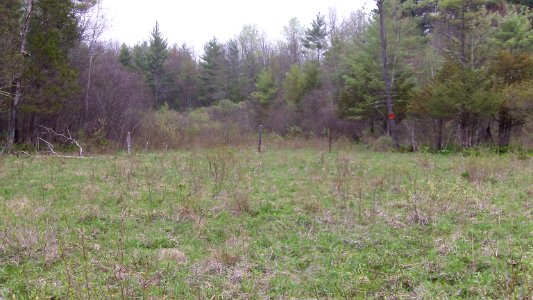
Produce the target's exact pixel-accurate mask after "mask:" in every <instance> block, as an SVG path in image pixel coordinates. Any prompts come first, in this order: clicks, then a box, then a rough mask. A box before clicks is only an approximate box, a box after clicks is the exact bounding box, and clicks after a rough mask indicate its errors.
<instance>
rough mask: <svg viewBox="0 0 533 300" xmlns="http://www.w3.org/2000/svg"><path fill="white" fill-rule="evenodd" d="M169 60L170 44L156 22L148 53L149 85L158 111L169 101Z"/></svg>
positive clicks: (147, 70)
mask: <svg viewBox="0 0 533 300" xmlns="http://www.w3.org/2000/svg"><path fill="white" fill-rule="evenodd" d="M167 58H168V44H167V41H166V39H164V38H163V34H162V33H161V31H160V30H159V23H158V22H156V23H155V27H154V29H153V30H152V33H151V36H150V42H149V45H148V49H147V51H146V72H147V79H148V84H149V85H150V87H151V88H152V91H153V93H154V97H155V108H156V109H158V108H159V106H160V105H161V104H163V103H164V102H168V101H169V99H166V96H167V95H165V88H166V87H167V85H168V81H167V80H168V77H167V74H166V72H165V69H164V65H165V62H166V60H167Z"/></svg>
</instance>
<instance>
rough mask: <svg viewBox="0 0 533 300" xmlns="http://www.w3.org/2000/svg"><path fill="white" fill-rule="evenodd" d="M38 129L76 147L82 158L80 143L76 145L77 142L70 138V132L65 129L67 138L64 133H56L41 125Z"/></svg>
mask: <svg viewBox="0 0 533 300" xmlns="http://www.w3.org/2000/svg"><path fill="white" fill-rule="evenodd" d="M39 127H41V128H42V129H43V130H44V133H48V134H53V135H55V136H58V137H60V138H63V139H64V140H66V141H68V142H70V143H72V144H74V145H76V146H77V147H78V149H79V156H80V157H83V148H82V147H81V145H80V143H78V141H77V140H76V139H75V138H73V137H72V134H70V130H68V129H67V133H68V136H67V135H65V134H64V133H57V132H55V131H54V130H53V129H52V128H48V127H46V126H43V125H40V126H39ZM41 140H43V139H41ZM43 141H44V140H43ZM45 142H46V141H45ZM47 144H48V143H47ZM52 152H53V151H52ZM53 153H55V152H53Z"/></svg>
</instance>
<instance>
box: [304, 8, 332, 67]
mask: <svg viewBox="0 0 533 300" xmlns="http://www.w3.org/2000/svg"><path fill="white" fill-rule="evenodd" d="M327 35H328V31H327V26H326V21H325V18H324V16H322V15H321V14H317V15H316V18H315V19H314V20H313V22H312V23H311V28H308V29H307V30H306V31H305V38H304V39H303V40H302V42H303V46H304V47H305V48H307V49H309V50H311V51H315V52H316V61H317V62H320V58H321V56H322V53H323V52H324V51H325V50H326V48H327V47H328V42H327V40H326V37H327Z"/></svg>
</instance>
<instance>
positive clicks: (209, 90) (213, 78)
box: [200, 38, 225, 106]
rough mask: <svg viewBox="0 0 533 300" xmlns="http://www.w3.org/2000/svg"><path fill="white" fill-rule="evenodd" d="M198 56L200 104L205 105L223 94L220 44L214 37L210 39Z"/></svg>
mask: <svg viewBox="0 0 533 300" xmlns="http://www.w3.org/2000/svg"><path fill="white" fill-rule="evenodd" d="M200 58H201V61H200V82H201V91H200V93H201V104H202V105H206V106H207V105H211V104H213V103H214V102H215V101H217V100H221V99H223V98H224V96H225V94H224V89H225V84H224V82H225V80H224V72H223V66H224V64H223V60H224V49H223V46H222V44H220V43H219V42H218V40H217V39H216V38H213V39H211V40H210V41H209V42H207V43H206V44H205V45H204V54H203V55H202V56H201V57H200Z"/></svg>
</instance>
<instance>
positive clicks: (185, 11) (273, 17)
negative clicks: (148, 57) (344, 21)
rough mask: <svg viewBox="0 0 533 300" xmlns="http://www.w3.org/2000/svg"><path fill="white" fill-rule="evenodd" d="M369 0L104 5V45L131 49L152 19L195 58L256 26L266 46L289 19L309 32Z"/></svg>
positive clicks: (173, 0)
mask: <svg viewBox="0 0 533 300" xmlns="http://www.w3.org/2000/svg"><path fill="white" fill-rule="evenodd" d="M365 3H366V4H367V5H366V6H367V8H368V6H369V5H370V6H371V5H372V4H373V1H372V0H370V1H368V0H262V1H256V0H226V1H222V0H185V1H181V0H150V1H140V0H103V8H104V11H105V15H106V18H107V20H108V21H107V22H108V30H107V32H106V33H105V34H104V35H103V37H102V38H103V39H104V40H114V41H117V42H120V43H122V42H124V43H126V44H128V45H130V46H132V45H134V44H136V43H137V42H141V41H144V40H148V37H149V35H150V31H151V29H152V28H153V27H154V25H155V22H156V20H157V21H158V22H159V25H160V29H161V31H162V32H163V34H164V36H165V37H166V38H167V39H168V42H169V44H170V45H172V44H175V43H176V44H179V45H181V44H182V43H184V42H185V43H187V45H189V46H192V47H194V49H195V51H196V52H197V53H199V52H202V49H203V45H204V43H205V42H207V41H209V40H210V39H211V38H212V37H214V36H216V37H217V38H218V40H219V41H222V42H225V41H227V40H228V39H229V38H231V37H234V36H235V35H237V34H238V33H239V32H240V30H241V28H242V27H243V25H246V24H252V25H253V24H255V25H257V26H258V28H259V30H261V31H264V32H265V33H266V34H267V37H268V39H269V40H271V41H275V40H279V39H280V38H281V31H282V29H283V26H284V25H286V24H287V23H288V21H289V19H290V18H292V17H297V18H298V19H299V20H300V22H301V23H302V25H304V26H305V27H308V25H309V24H310V23H311V21H312V19H313V18H314V17H315V16H316V14H317V13H319V12H320V13H322V14H323V15H326V16H327V14H328V11H329V8H335V9H336V11H337V15H338V17H339V19H341V18H342V17H343V16H346V15H348V14H349V13H350V12H352V11H355V10H357V9H359V8H362V7H363V6H364V5H365Z"/></svg>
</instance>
